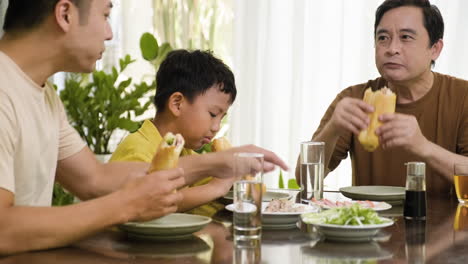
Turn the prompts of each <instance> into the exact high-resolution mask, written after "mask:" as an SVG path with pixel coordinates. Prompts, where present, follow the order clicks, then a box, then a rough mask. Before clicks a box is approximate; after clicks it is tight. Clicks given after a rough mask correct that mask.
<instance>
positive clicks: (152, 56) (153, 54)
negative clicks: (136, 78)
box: [140, 32, 172, 72]
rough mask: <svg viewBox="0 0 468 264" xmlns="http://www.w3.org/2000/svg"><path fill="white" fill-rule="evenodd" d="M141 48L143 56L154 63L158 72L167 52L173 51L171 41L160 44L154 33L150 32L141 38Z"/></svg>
mask: <svg viewBox="0 0 468 264" xmlns="http://www.w3.org/2000/svg"><path fill="white" fill-rule="evenodd" d="M140 49H141V55H142V57H143V58H144V59H145V60H147V61H149V62H150V63H151V64H152V65H153V67H154V69H155V71H156V72H157V71H158V69H159V65H161V63H162V62H163V60H164V59H165V58H166V56H167V54H168V53H169V52H170V51H172V47H171V45H170V44H169V43H167V42H166V43H163V44H161V46H159V45H158V41H157V40H156V38H155V37H154V35H153V34H151V33H148V32H146V33H144V34H143V35H142V36H141V38H140Z"/></svg>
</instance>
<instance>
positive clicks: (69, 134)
mask: <svg viewBox="0 0 468 264" xmlns="http://www.w3.org/2000/svg"><path fill="white" fill-rule="evenodd" d="M55 96H56V99H57V102H58V114H59V122H60V124H59V128H60V131H59V153H58V160H63V159H66V158H68V157H70V156H72V155H74V154H76V153H78V152H80V151H81V150H82V149H83V148H84V147H85V146H86V143H85V142H84V141H83V139H81V137H80V135H79V134H78V132H76V130H75V129H74V128H73V127H72V126H71V125H70V123H69V122H68V118H67V114H66V113H65V108H64V107H63V104H62V101H60V98H59V97H58V96H57V94H55Z"/></svg>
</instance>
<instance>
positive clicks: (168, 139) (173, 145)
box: [148, 132, 185, 173]
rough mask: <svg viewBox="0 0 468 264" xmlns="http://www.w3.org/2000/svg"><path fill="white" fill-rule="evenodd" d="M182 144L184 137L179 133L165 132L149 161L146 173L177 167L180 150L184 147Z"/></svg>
mask: <svg viewBox="0 0 468 264" xmlns="http://www.w3.org/2000/svg"><path fill="white" fill-rule="evenodd" d="M184 144H185V141H184V138H183V137H182V136H181V135H180V134H176V135H174V134H172V133H171V132H169V133H167V134H166V135H165V136H164V138H163V141H162V142H161V144H159V146H158V152H156V155H154V157H153V160H152V161H151V165H150V168H149V170H148V173H151V172H154V171H159V170H168V169H173V168H175V167H177V162H178V161H179V156H180V152H181V151H182V149H183V148H184Z"/></svg>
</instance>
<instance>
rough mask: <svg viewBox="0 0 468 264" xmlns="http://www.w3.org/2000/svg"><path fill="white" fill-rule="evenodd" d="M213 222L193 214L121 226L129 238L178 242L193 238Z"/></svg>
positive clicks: (176, 214)
mask: <svg viewBox="0 0 468 264" xmlns="http://www.w3.org/2000/svg"><path fill="white" fill-rule="evenodd" d="M210 222H211V218H209V217H206V216H201V215H191V214H180V213H175V214H170V215H166V216H164V217H161V218H158V219H155V220H152V221H148V222H142V223H136V222H129V223H125V224H122V225H119V228H120V229H121V230H123V231H125V232H127V233H128V236H129V237H133V238H139V239H145V240H177V239H187V238H190V237H192V233H194V232H197V231H199V230H201V229H202V228H203V227H204V226H206V225H207V224H208V223H210Z"/></svg>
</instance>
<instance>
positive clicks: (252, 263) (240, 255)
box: [233, 240, 262, 264]
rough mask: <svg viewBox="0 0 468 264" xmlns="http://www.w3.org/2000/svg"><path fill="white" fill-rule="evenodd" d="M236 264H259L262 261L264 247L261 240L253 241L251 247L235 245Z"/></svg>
mask: <svg viewBox="0 0 468 264" xmlns="http://www.w3.org/2000/svg"><path fill="white" fill-rule="evenodd" d="M233 255H234V261H233V263H234V264H259V263H261V260H262V245H261V242H260V240H253V241H252V242H251V244H250V245H248V246H244V245H240V244H239V243H236V244H235V245H234V254H233Z"/></svg>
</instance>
